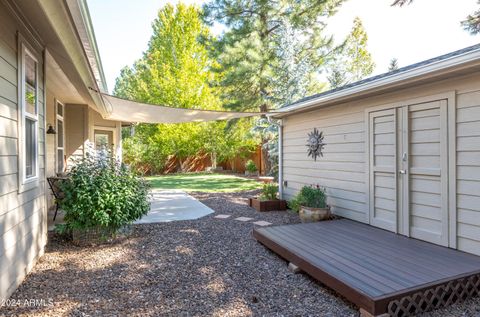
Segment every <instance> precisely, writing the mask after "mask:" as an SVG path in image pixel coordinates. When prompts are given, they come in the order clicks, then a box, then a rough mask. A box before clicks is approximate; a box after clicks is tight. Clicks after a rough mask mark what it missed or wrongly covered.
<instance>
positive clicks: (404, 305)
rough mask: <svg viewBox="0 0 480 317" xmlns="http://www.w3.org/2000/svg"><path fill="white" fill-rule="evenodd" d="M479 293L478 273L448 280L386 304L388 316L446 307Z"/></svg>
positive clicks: (479, 276) (408, 314)
mask: <svg viewBox="0 0 480 317" xmlns="http://www.w3.org/2000/svg"><path fill="white" fill-rule="evenodd" d="M479 294H480V274H477V275H472V276H469V277H466V278H462V279H458V280H453V281H450V282H448V283H446V284H444V285H440V286H437V287H434V288H430V289H427V290H426V291H423V292H418V293H414V294H413V295H410V296H405V297H403V298H401V299H396V300H393V301H391V302H390V303H389V304H388V314H390V316H392V317H393V316H398V317H403V316H411V315H415V314H419V313H423V312H427V311H430V310H434V309H438V308H441V307H446V306H448V305H451V304H454V303H457V302H460V301H464V300H466V299H468V298H471V297H474V296H478V295H479Z"/></svg>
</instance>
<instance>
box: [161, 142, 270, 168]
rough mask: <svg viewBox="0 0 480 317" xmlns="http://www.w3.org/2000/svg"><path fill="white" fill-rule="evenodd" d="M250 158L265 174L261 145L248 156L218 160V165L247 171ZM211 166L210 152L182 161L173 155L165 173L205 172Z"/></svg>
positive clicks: (166, 165)
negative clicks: (246, 166)
mask: <svg viewBox="0 0 480 317" xmlns="http://www.w3.org/2000/svg"><path fill="white" fill-rule="evenodd" d="M248 160H253V161H254V162H255V165H256V166H257V168H258V170H259V172H260V174H261V175H263V174H264V172H265V165H264V164H263V162H262V148H261V147H260V146H259V147H258V148H257V149H256V150H255V151H254V152H252V153H251V154H250V155H249V156H247V157H246V158H241V157H240V156H238V157H236V158H235V159H233V160H230V161H225V162H218V163H217V166H218V167H222V168H223V170H227V171H233V172H236V173H245V163H246V162H247V161H248ZM210 166H212V162H211V160H210V155H209V154H198V155H194V156H190V157H187V158H186V159H185V160H183V162H180V161H179V160H178V158H177V157H175V156H171V157H170V158H169V159H168V161H167V163H166V164H165V168H164V170H163V173H164V174H171V173H177V172H179V171H183V172H203V171H205V170H206V169H207V168H208V167H210Z"/></svg>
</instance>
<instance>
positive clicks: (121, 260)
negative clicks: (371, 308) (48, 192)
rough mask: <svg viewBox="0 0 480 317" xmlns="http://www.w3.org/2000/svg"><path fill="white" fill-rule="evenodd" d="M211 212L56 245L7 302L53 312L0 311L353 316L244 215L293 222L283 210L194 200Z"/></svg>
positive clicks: (213, 198) (232, 200) (238, 198)
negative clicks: (263, 241) (46, 302)
mask: <svg viewBox="0 0 480 317" xmlns="http://www.w3.org/2000/svg"><path fill="white" fill-rule="evenodd" d="M194 196H196V197H198V198H199V199H200V200H201V201H202V202H204V203H205V204H207V205H208V206H209V207H211V208H212V209H214V210H215V211H216V213H215V214H218V213H224V214H231V215H232V217H231V218H230V219H215V218H213V217H214V216H215V214H212V215H209V216H207V217H204V218H201V219H198V220H193V221H179V222H171V223H160V224H148V225H136V226H134V234H133V236H132V238H131V239H129V240H126V241H123V242H121V243H118V244H114V245H105V246H98V247H90V248H80V247H75V246H72V245H70V244H68V243H66V242H64V241H61V240H55V239H54V240H52V241H50V243H49V246H48V248H47V252H46V254H45V256H44V257H43V259H42V261H40V262H39V263H38V264H37V266H36V267H35V268H34V270H33V271H32V273H31V274H29V276H28V277H27V279H26V280H25V281H24V283H23V284H22V285H21V286H20V288H19V289H18V290H17V291H16V292H15V293H14V294H13V295H12V298H19V299H29V298H45V299H52V301H53V306H46V307H27V306H22V307H10V308H4V309H3V310H0V315H2V314H5V315H20V314H26V315H32V316H48V315H69V316H84V315H92V316H100V315H102V316H127V315H128V316H135V315H141V316H165V315H168V316H225V315H228V316H258V315H265V316H306V315H310V316H319V315H320V316H356V315H357V311H356V309H355V307H353V306H351V305H350V304H348V303H347V302H345V301H344V300H343V299H341V298H340V297H337V296H335V295H334V294H333V293H332V292H330V291H329V290H327V289H325V288H323V287H321V286H320V285H319V284H318V283H316V282H315V281H313V280H312V279H310V278H309V277H308V276H306V275H303V274H293V273H291V272H290V271H288V269H287V265H286V263H285V261H283V260H282V259H280V258H279V257H277V256H276V255H275V254H273V253H272V252H270V251H269V250H267V249H266V248H264V247H263V246H262V245H260V244H259V243H257V242H256V241H255V240H254V239H253V238H252V236H251V231H252V229H253V224H252V223H242V222H238V221H235V220H234V219H233V218H234V217H236V216H248V217H252V218H255V220H266V221H269V222H272V223H274V224H285V223H292V222H298V219H297V218H296V217H295V216H294V215H292V214H289V213H286V212H274V213H257V212H255V211H254V210H253V209H251V208H249V207H248V206H247V205H246V203H245V198H246V197H248V195H247V194H245V193H244V194H243V195H242V194H222V195H219V194H215V195H212V194H199V193H195V194H194Z"/></svg>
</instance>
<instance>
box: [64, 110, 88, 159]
mask: <svg viewBox="0 0 480 317" xmlns="http://www.w3.org/2000/svg"><path fill="white" fill-rule="evenodd" d="M65 126H66V127H68V129H66V130H65V139H66V143H65V146H66V148H65V154H66V156H67V165H71V164H72V163H73V162H74V161H76V160H78V159H80V158H82V157H83V156H84V154H85V146H86V142H87V141H88V106H86V105H65Z"/></svg>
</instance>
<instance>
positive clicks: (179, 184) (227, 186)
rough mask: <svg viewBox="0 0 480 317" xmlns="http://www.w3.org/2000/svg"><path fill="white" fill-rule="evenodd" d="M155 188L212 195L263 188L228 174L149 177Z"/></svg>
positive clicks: (248, 180) (250, 181)
mask: <svg viewBox="0 0 480 317" xmlns="http://www.w3.org/2000/svg"><path fill="white" fill-rule="evenodd" d="M147 179H148V181H150V184H151V185H152V187H153V188H159V189H181V190H184V191H187V192H188V191H200V192H210V193H214V192H217V193H226V192H239V191H243V190H252V189H257V188H261V187H262V183H260V182H257V181H255V180H251V179H248V178H243V177H238V176H234V175H228V174H173V175H162V176H152V177H147Z"/></svg>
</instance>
